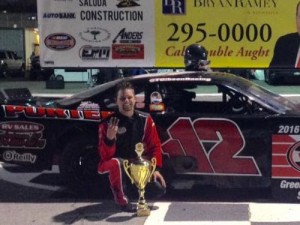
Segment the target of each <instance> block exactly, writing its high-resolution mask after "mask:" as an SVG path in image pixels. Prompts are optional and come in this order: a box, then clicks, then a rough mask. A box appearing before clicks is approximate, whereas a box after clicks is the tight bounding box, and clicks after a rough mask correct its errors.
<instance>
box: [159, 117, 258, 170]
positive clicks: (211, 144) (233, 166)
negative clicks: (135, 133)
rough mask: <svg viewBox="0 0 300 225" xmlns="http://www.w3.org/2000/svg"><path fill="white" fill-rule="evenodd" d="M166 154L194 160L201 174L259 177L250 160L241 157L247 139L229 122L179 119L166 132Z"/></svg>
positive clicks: (255, 165) (254, 165)
mask: <svg viewBox="0 0 300 225" xmlns="http://www.w3.org/2000/svg"><path fill="white" fill-rule="evenodd" d="M167 132H168V134H169V137H170V138H169V139H168V140H167V141H166V142H164V143H163V145H162V148H163V151H164V153H166V154H168V155H169V156H170V157H172V156H182V155H185V156H191V157H194V158H195V159H196V161H197V168H196V171H193V172H195V173H198V174H223V175H244V176H260V175H261V172H260V170H259V168H258V166H257V164H256V162H255V159H254V158H253V157H251V156H239V154H240V153H241V152H242V150H243V149H244V146H245V139H244V136H243V134H242V132H241V131H240V129H239V127H238V126H237V124H236V123H235V122H233V121H231V120H227V119H208V118H201V119H197V120H194V121H193V122H192V121H191V120H190V119H189V118H178V119H177V120H176V121H175V122H174V123H173V124H172V125H171V126H170V127H169V128H168V130H167Z"/></svg>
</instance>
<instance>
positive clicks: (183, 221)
mask: <svg viewBox="0 0 300 225" xmlns="http://www.w3.org/2000/svg"><path fill="white" fill-rule="evenodd" d="M155 205H156V206H158V207H159V209H157V210H155V211H151V215H150V216H149V217H148V218H147V219H146V221H145V224H144V225H153V224H155V225H215V224H216V225H275V224H276V225H299V224H300V213H299V212H300V205H299V204H279V203H276V204H273V203H272V204H271V203H219V202H218V203H210V202H205V203H196V202H195V203H193V202H160V203H155Z"/></svg>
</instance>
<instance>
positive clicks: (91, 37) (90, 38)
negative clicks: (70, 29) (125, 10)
mask: <svg viewBox="0 0 300 225" xmlns="http://www.w3.org/2000/svg"><path fill="white" fill-rule="evenodd" d="M79 36H80V37H81V39H82V40H84V41H86V42H103V41H107V40H109V39H110V36H111V34H110V32H109V31H108V30H106V29H103V28H100V27H89V28H87V29H86V30H84V31H82V32H80V33H79Z"/></svg>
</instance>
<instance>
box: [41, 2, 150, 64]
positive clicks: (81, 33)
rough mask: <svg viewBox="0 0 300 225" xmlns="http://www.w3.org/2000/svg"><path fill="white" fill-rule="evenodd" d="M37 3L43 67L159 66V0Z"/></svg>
mask: <svg viewBox="0 0 300 225" xmlns="http://www.w3.org/2000/svg"><path fill="white" fill-rule="evenodd" d="M37 2H38V21H39V31H40V47H41V55H40V62H41V65H42V66H43V67H56V68H59V67H84V68H85V67H89V68H91V67H140V66H143V67H152V66H154V58H155V56H154V51H155V48H154V27H155V26H154V14H153V12H154V1H150V0H141V1H140V0H135V1H132V0H131V1H128V0H37Z"/></svg>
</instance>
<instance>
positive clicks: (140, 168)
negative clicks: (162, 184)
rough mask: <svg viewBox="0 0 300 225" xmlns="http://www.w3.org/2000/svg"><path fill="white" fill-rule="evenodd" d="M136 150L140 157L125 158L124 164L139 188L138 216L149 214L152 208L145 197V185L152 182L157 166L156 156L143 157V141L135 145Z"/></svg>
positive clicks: (129, 175)
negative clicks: (150, 157)
mask: <svg viewBox="0 0 300 225" xmlns="http://www.w3.org/2000/svg"><path fill="white" fill-rule="evenodd" d="M135 152H136V154H137V155H138V157H137V158H136V159H134V160H132V161H130V163H129V161H128V160H124V161H123V166H124V169H125V172H126V174H127V175H128V177H129V178H130V180H131V182H132V184H135V186H136V187H137V188H138V191H139V199H138V203H137V216H149V215H150V209H149V207H148V204H147V202H146V199H145V187H146V185H147V183H148V182H150V179H151V176H152V174H153V173H154V170H155V168H156V158H152V159H151V162H150V161H149V160H146V159H143V158H142V154H143V152H144V146H143V144H142V143H137V144H136V145H135Z"/></svg>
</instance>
